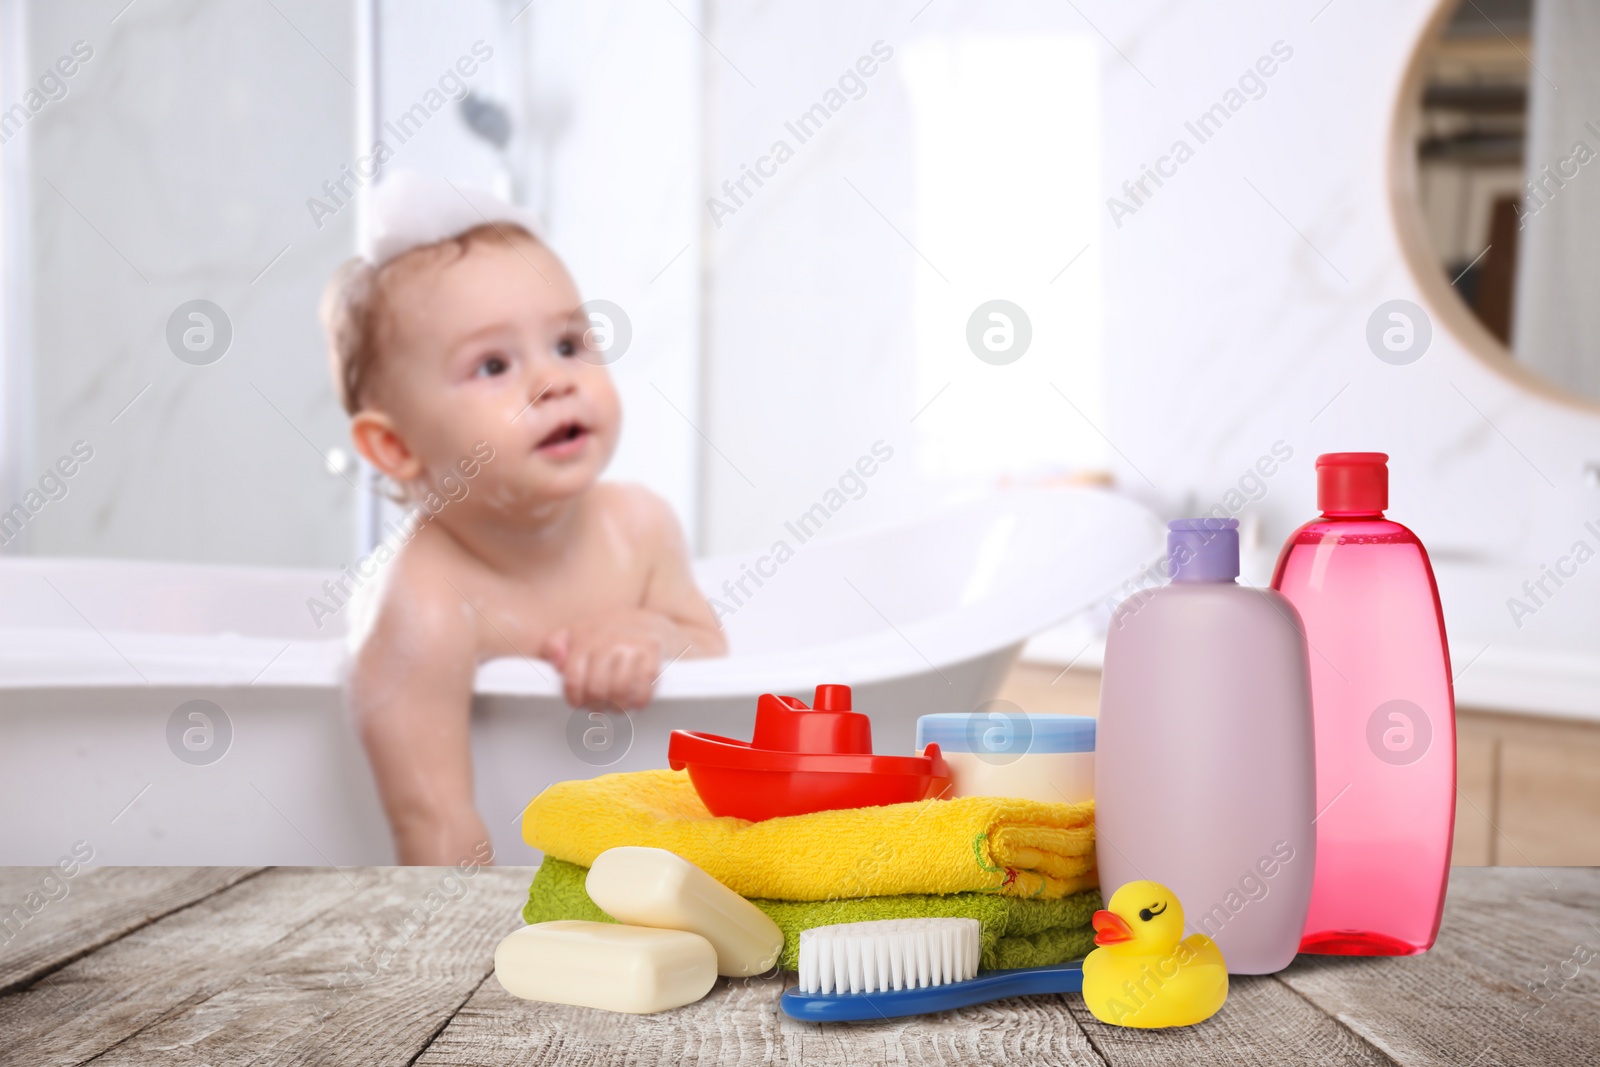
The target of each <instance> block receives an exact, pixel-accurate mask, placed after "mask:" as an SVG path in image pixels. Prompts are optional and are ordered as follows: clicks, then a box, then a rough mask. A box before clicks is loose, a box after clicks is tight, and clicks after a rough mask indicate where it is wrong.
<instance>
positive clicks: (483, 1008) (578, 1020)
mask: <svg viewBox="0 0 1600 1067" xmlns="http://www.w3.org/2000/svg"><path fill="white" fill-rule="evenodd" d="M793 983H794V976H793V975H789V976H787V983H786V982H785V981H784V979H778V978H769V979H761V978H743V979H727V978H724V979H721V980H719V981H718V982H717V985H716V987H715V988H714V989H712V991H711V993H710V994H709V995H708V996H707V997H706V998H705V999H704V1000H702V1001H700V1002H698V1003H696V1004H690V1005H688V1006H686V1007H683V1008H678V1009H676V1010H675V1011H667V1012H662V1013H660V1014H658V1015H620V1014H617V1013H614V1012H605V1011H595V1010H591V1009H588V1008H572V1007H567V1006H565V1005H560V1004H539V1003H532V1002H529V1001H522V1000H517V999H516V998H514V997H512V996H511V995H510V994H509V993H507V992H505V990H503V989H501V988H500V983H499V982H497V981H495V979H494V978H493V977H491V978H490V979H489V980H488V981H486V982H484V983H483V985H482V986H481V987H479V989H478V991H477V992H476V993H475V994H474V995H473V997H472V999H471V1000H470V1001H468V1002H467V1004H466V1005H465V1006H464V1007H463V1008H462V1009H461V1010H460V1011H459V1012H458V1013H457V1014H456V1016H455V1018H454V1019H452V1020H451V1022H450V1025H449V1026H447V1027H445V1029H444V1032H443V1033H441V1034H440V1035H439V1036H438V1038H437V1039H435V1040H434V1042H433V1043H432V1044H431V1045H429V1046H428V1049H427V1051H426V1052H424V1053H423V1054H422V1056H421V1057H420V1058H419V1059H418V1060H417V1067H446V1065H457V1064H462V1065H465V1064H471V1065H478V1064H484V1063H494V1064H505V1065H511V1064H518V1065H535V1064H537V1065H544V1064H563V1065H566V1064H573V1065H590V1064H596V1065H598V1064H613V1063H628V1064H630V1065H637V1067H647V1065H651V1064H662V1065H671V1067H680V1065H687V1064H735V1063H763V1064H788V1065H794V1067H801V1065H804V1067H867V1065H872V1064H949V1065H952V1067H953V1065H956V1064H960V1065H962V1067H965V1065H968V1064H974V1065H976V1064H1005V1065H1007V1067H1015V1065H1016V1064H1023V1063H1025V1064H1030V1065H1031V1064H1070V1065H1074V1067H1103V1065H1104V1062H1105V1061H1103V1060H1102V1059H1101V1058H1100V1057H1099V1056H1098V1055H1097V1054H1096V1053H1095V1051H1094V1050H1093V1049H1092V1048H1091V1047H1090V1045H1089V1042H1088V1041H1087V1039H1086V1038H1085V1037H1084V1035H1083V1031H1082V1030H1081V1029H1080V1028H1079V1027H1078V1024H1077V1023H1076V1022H1075V1021H1074V1020H1073V1017H1072V1014H1071V1013H1070V1012H1069V1011H1068V1008H1067V1004H1068V1001H1069V1000H1071V999H1075V998H1068V997H1060V996H1046V997H1028V998H1012V999H1010V1000H1003V1001H997V1002H995V1003H993V1004H986V1005H980V1006H974V1007H971V1008H963V1009H961V1010H959V1011H949V1012H942V1013H940V1014H938V1015H928V1016H916V1017H912V1018H907V1019H894V1020H888V1021H883V1022H875V1023H848V1024H831V1025H821V1024H817V1023H802V1022H797V1021H795V1020H793V1019H790V1018H789V1017H788V1016H786V1015H784V1014H783V1013H782V1012H780V1011H779V1010H778V998H779V996H780V995H781V994H782V993H783V990H784V987H785V985H786V984H788V985H792V984H793Z"/></svg>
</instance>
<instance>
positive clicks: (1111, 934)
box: [1089, 911, 1133, 945]
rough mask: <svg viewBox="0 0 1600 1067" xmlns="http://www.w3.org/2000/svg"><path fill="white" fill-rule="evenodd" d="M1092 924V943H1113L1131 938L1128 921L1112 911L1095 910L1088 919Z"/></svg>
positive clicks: (1130, 939)
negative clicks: (1091, 917) (1092, 915)
mask: <svg viewBox="0 0 1600 1067" xmlns="http://www.w3.org/2000/svg"><path fill="white" fill-rule="evenodd" d="M1089 921H1090V922H1091V923H1092V924H1093V925H1094V943H1095V944H1097V945H1115V944H1119V943H1121V942H1123V941H1132V940H1133V929H1132V928H1131V927H1129V926H1128V921H1127V920H1126V919H1124V918H1123V917H1122V916H1120V915H1118V914H1117V913H1116V912H1114V911H1097V912H1095V913H1094V918H1093V919H1091V920H1089Z"/></svg>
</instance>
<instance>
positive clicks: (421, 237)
mask: <svg viewBox="0 0 1600 1067" xmlns="http://www.w3.org/2000/svg"><path fill="white" fill-rule="evenodd" d="M366 207H367V216H366V226H365V227H364V232H363V233H362V238H361V258H362V259H364V260H366V261H367V262H368V263H370V264H372V266H374V267H381V266H383V265H384V264H385V263H387V262H389V261H390V260H391V259H394V258H396V257H397V256H401V255H404V254H405V253H407V252H409V251H411V250H412V249H413V248H421V247H423V246H424V245H431V244H438V243H439V242H440V241H445V240H448V239H449V238H452V237H456V236H459V235H460V234H463V233H466V232H467V231H468V230H470V229H472V228H473V227H475V226H483V225H486V224H489V225H493V224H495V223H511V224H514V225H516V226H520V227H522V228H523V229H525V230H527V231H528V232H529V233H531V234H533V235H534V236H535V237H538V238H540V239H541V240H542V239H543V227H541V226H540V224H539V219H538V216H536V215H535V214H534V213H533V212H532V211H530V210H528V209H527V208H525V207H521V206H519V205H517V204H512V203H508V202H507V201H505V200H502V199H501V198H500V197H498V196H495V195H494V194H493V193H491V192H489V191H488V190H487V189H481V188H478V187H477V186H473V185H468V184H465V183H463V182H452V181H449V180H448V179H445V178H440V177H436V176H434V175H431V174H422V173H420V172H419V171H414V170H396V171H393V172H391V173H390V174H389V175H388V176H386V177H385V178H384V179H383V181H382V182H380V183H379V184H378V185H377V186H376V187H375V188H373V189H372V190H371V191H370V192H369V193H368V194H367V199H366Z"/></svg>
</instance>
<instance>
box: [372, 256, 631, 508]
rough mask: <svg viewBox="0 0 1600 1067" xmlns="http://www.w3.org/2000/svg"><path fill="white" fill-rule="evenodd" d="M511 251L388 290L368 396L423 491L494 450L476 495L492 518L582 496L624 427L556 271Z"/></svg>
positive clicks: (420, 271) (426, 273)
mask: <svg viewBox="0 0 1600 1067" xmlns="http://www.w3.org/2000/svg"><path fill="white" fill-rule="evenodd" d="M511 241H512V242H514V243H507V242H501V241H487V242H478V243H475V244H473V245H471V246H469V248H468V249H467V251H466V253H465V254H464V255H462V256H460V257H458V258H451V259H447V260H446V261H445V262H444V263H443V264H442V265H434V264H421V265H419V266H418V267H417V268H415V269H413V270H412V271H410V272H409V273H408V274H406V275H403V276H401V277H400V278H397V279H395V281H396V283H397V284H395V285H394V286H393V288H392V289H391V290H390V293H389V299H388V301H387V304H388V307H389V308H390V309H391V314H392V318H391V320H390V322H389V326H388V331H387V333H386V335H385V336H386V342H387V343H386V347H385V350H384V353H383V356H382V357H381V358H382V359H383V366H382V368H381V370H380V371H379V376H380V377H379V381H378V382H377V383H376V384H377V389H376V397H375V399H376V402H377V406H379V407H381V408H383V409H385V410H386V411H387V413H388V414H389V416H390V418H391V419H392V420H393V421H394V425H395V428H396V430H397V431H398V432H399V434H400V436H401V437H402V438H403V439H404V440H405V442H406V445H407V446H408V447H409V449H410V450H411V452H412V453H413V454H414V455H415V456H416V457H417V458H418V459H420V460H421V461H422V464H423V470H424V474H423V477H425V478H427V479H428V480H429V481H430V482H431V483H432V484H433V485H438V484H439V482H440V480H442V479H443V478H444V477H445V476H446V475H448V474H451V473H454V472H455V471H456V468H457V466H458V464H459V463H460V462H461V461H462V460H470V459H471V458H472V457H473V456H474V453H475V448H476V446H477V444H478V442H480V441H487V442H488V443H489V444H490V445H492V446H493V448H494V458H493V459H492V460H491V461H489V462H488V463H487V464H485V465H484V466H483V468H482V472H481V473H480V474H479V475H478V477H477V478H476V479H475V481H474V491H473V494H472V495H473V496H476V497H478V503H479V505H480V506H482V505H487V506H490V507H495V508H502V509H514V508H519V507H525V506H530V505H531V506H538V505H540V504H543V503H548V502H551V501H555V500H560V499H563V498H566V497H570V496H573V495H574V494H577V493H580V492H582V491H583V490H584V489H586V488H588V487H589V486H590V485H592V484H593V483H594V482H595V480H596V479H597V478H598V477H599V475H600V472H601V471H602V470H603V469H604V468H605V465H606V463H607V462H609V461H610V459H611V454H612V452H613V451H614V450H615V449H616V444H617V432H618V429H619V427H620V423H621V417H622V416H621V408H620V405H619V404H618V402H617V393H616V390H615V389H614V388H612V385H611V376H610V375H609V374H608V373H607V372H606V369H605V367H604V366H601V365H600V360H599V355H598V353H596V352H595V351H594V350H593V349H589V348H586V347H585V333H586V331H587V326H588V323H587V321H586V320H583V319H582V318H581V317H580V315H579V312H578V292H577V288H576V287H575V286H574V285H573V283H572V279H571V278H570V277H569V276H568V274H567V271H566V268H565V267H563V266H562V264H561V261H560V260H559V259H557V258H556V257H555V256H554V255H553V254H552V253H551V252H550V251H549V250H548V249H547V248H545V247H544V246H543V245H542V244H539V243H536V242H533V241H529V240H527V239H525V238H520V237H515V236H513V237H512V238H511ZM591 361H592V362H591ZM479 490H487V492H483V493H481V494H480V492H479Z"/></svg>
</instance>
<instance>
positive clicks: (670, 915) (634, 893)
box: [584, 845, 783, 977]
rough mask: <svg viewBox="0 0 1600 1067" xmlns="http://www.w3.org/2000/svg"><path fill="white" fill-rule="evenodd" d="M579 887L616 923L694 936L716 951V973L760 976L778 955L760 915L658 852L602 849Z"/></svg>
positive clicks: (773, 932) (779, 946) (779, 937)
mask: <svg viewBox="0 0 1600 1067" xmlns="http://www.w3.org/2000/svg"><path fill="white" fill-rule="evenodd" d="M584 888H586V889H587V890H588V891H589V899H590V900H592V901H594V902H595V904H596V905H598V906H599V908H600V910H601V911H603V912H605V913H606V914H607V915H609V916H611V917H612V918H613V919H616V920H617V921H618V922H623V923H629V924H631V925H633V926H657V927H661V928H663V929H667V930H689V931H692V932H694V933H697V934H699V935H700V936H701V937H703V938H705V939H706V940H707V941H709V942H711V944H712V945H713V946H714V947H715V948H716V950H717V973H719V974H726V975H731V976H734V977H746V976H749V975H756V974H762V973H764V972H766V971H769V970H771V969H772V965H773V964H775V963H777V962H778V956H779V954H780V953H782V952H783V931H782V930H780V929H778V924H777V923H775V922H773V921H772V920H771V919H770V918H768V917H767V913H766V912H764V911H762V910H761V909H760V908H758V907H756V906H755V905H754V904H752V903H750V902H749V901H748V900H746V899H744V897H741V896H740V895H739V894H738V893H735V892H734V891H733V890H731V889H729V888H728V887H727V886H725V885H723V884H722V883H721V882H719V881H717V880H716V879H715V878H713V877H711V876H710V875H709V874H707V873H706V872H705V871H702V870H701V869H700V868H699V867H696V866H695V865H694V864H692V863H690V862H689V861H688V860H686V859H683V858H682V857H680V856H678V855H677V854H676V853H674V852H668V851H667V850H666V849H664V848H640V847H637V846H633V845H627V846H623V847H622V848H613V849H607V850H606V851H605V852H602V853H600V855H599V856H597V857H595V861H594V864H593V865H592V866H591V867H590V868H589V877H588V880H587V881H586V882H585V883H584Z"/></svg>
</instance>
